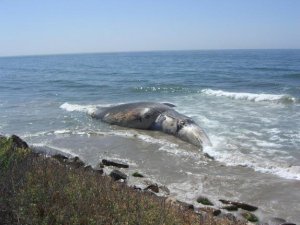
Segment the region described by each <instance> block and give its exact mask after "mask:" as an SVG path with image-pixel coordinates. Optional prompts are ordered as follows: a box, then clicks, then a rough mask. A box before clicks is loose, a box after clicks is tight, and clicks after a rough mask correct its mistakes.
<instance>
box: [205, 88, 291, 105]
mask: <svg viewBox="0 0 300 225" xmlns="http://www.w3.org/2000/svg"><path fill="white" fill-rule="evenodd" d="M201 93H203V94H206V95H210V96H216V97H227V98H231V99H235V100H247V101H252V102H275V103H295V102H296V98H294V97H292V96H290V95H285V94H282V95H275V94H254V93H243V92H227V91H222V90H212V89H203V90H202V91H201Z"/></svg>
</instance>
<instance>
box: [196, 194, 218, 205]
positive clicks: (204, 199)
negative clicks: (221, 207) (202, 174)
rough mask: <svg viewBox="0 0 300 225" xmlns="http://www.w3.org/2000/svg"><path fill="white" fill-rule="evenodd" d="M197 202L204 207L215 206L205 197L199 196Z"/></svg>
mask: <svg viewBox="0 0 300 225" xmlns="http://www.w3.org/2000/svg"><path fill="white" fill-rule="evenodd" d="M197 202H198V203H201V204H202V205H214V204H213V203H212V202H211V201H210V200H209V199H208V198H206V197H204V196H199V197H198V198H197Z"/></svg>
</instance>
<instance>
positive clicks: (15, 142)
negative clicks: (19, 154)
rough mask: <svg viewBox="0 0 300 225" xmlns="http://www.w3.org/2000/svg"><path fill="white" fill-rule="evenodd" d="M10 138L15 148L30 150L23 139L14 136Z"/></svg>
mask: <svg viewBox="0 0 300 225" xmlns="http://www.w3.org/2000/svg"><path fill="white" fill-rule="evenodd" d="M10 138H11V139H12V141H13V147H14V148H28V144H27V143H26V142H25V141H23V140H22V139H21V138H19V137H18V136H17V135H12V136H11V137H10Z"/></svg>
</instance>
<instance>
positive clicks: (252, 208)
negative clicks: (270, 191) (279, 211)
mask: <svg viewBox="0 0 300 225" xmlns="http://www.w3.org/2000/svg"><path fill="white" fill-rule="evenodd" d="M219 201H220V202H222V203H224V204H231V205H235V206H237V207H238V208H240V209H244V210H247V211H251V212H252V211H255V210H257V209H258V207H256V206H253V205H249V204H246V203H241V202H234V201H228V200H224V199H220V200H219Z"/></svg>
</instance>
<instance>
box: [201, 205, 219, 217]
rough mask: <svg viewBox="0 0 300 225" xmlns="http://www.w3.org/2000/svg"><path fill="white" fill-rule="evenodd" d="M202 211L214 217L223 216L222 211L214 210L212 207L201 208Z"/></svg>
mask: <svg viewBox="0 0 300 225" xmlns="http://www.w3.org/2000/svg"><path fill="white" fill-rule="evenodd" d="M199 210H200V211H203V212H206V213H209V214H211V215H213V216H218V215H220V214H221V210H220V209H215V208H212V207H201V208H199Z"/></svg>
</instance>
